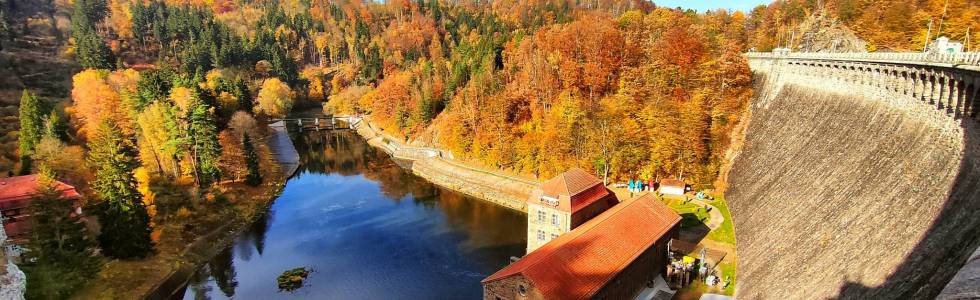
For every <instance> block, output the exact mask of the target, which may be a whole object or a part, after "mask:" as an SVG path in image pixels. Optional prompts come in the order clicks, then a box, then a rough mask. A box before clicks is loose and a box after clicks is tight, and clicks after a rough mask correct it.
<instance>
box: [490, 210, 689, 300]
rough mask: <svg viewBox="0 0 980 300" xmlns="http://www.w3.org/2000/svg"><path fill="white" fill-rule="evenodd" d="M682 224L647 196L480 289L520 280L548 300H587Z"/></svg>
mask: <svg viewBox="0 0 980 300" xmlns="http://www.w3.org/2000/svg"><path fill="white" fill-rule="evenodd" d="M680 220H681V217H680V216H679V215H677V213H674V211H673V210H671V209H670V208H669V207H667V206H666V205H664V204H663V203H660V201H658V200H657V199H656V197H654V196H653V195H652V194H645V195H643V196H640V197H637V198H633V199H631V200H628V201H626V202H623V203H620V204H618V205H616V206H613V207H612V208H610V209H609V210H607V211H606V212H604V213H602V214H600V215H599V216H597V217H595V218H593V219H592V220H589V221H587V222H585V223H584V224H582V225H581V226H579V227H577V228H575V229H573V230H572V231H569V232H568V233H566V234H563V235H561V236H559V237H558V238H556V239H554V240H552V241H551V242H548V243H547V244H545V245H544V246H541V248H539V249H538V250H535V251H534V252H531V253H529V254H528V255H527V256H525V257H524V258H523V259H521V260H519V261H517V262H515V263H513V264H510V265H508V266H507V267H504V268H503V269H501V270H500V271H497V272H496V273H494V274H493V275H490V276H489V277H487V278H486V279H484V280H483V283H487V282H491V281H496V280H499V279H503V278H507V277H510V276H515V275H518V274H521V275H523V276H524V277H525V278H527V279H528V280H530V281H531V282H533V283H534V286H535V287H536V288H537V289H538V290H539V291H540V292H541V293H542V295H544V296H545V298H547V299H587V298H589V297H591V296H593V295H595V293H596V292H598V291H599V290H600V289H601V288H602V287H603V286H605V285H606V284H607V283H608V282H609V281H610V280H612V278H613V277H615V276H616V274H618V273H619V272H620V271H622V270H623V269H624V268H626V267H627V266H629V265H630V263H631V262H633V260H635V259H636V258H637V257H638V256H639V255H640V254H642V253H643V251H645V250H647V249H649V248H650V247H651V246H653V245H654V244H655V243H656V242H657V240H660V239H661V237H663V236H664V235H666V234H667V233H668V232H669V231H670V229H671V228H673V227H675V226H676V225H677V223H679V222H680Z"/></svg>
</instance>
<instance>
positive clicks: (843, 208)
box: [727, 59, 980, 299]
mask: <svg viewBox="0 0 980 300" xmlns="http://www.w3.org/2000/svg"><path fill="white" fill-rule="evenodd" d="M750 64H751V65H752V67H753V71H754V73H755V76H756V83H755V84H756V89H755V92H756V97H755V98H754V99H753V100H752V103H751V107H750V110H751V114H752V119H751V121H750V123H749V125H748V126H749V127H748V130H747V133H746V137H745V144H744V146H743V148H742V149H740V150H739V152H738V153H737V154H736V155H735V159H734V164H733V166H732V171H731V174H730V175H729V177H728V186H729V189H728V191H727V197H728V199H729V205H730V206H731V210H732V216H733V219H734V222H735V230H736V236H737V237H738V251H739V260H738V270H739V272H738V286H737V288H736V296H737V297H738V298H740V299H827V298H842V299H930V298H933V297H935V296H936V295H937V294H938V293H939V292H940V290H942V288H943V286H944V285H945V284H946V282H948V281H949V280H950V278H952V276H953V274H954V273H956V271H957V270H958V269H959V268H960V267H961V266H962V265H963V264H964V262H966V259H967V258H968V257H969V255H970V254H971V253H972V252H973V251H974V249H976V248H977V246H978V245H980V158H978V156H980V151H978V150H980V149H978V148H980V138H978V136H980V135H978V128H977V127H978V126H977V122H976V121H975V120H971V118H969V117H966V118H961V117H958V116H959V115H957V114H951V113H949V112H948V111H947V110H943V109H937V107H936V106H935V105H934V104H930V103H928V101H922V99H921V97H916V94H917V93H916V92H918V94H921V93H922V89H921V88H920V89H919V90H918V91H913V92H912V93H909V91H908V90H904V91H903V90H902V89H897V88H888V87H887V86H885V87H884V88H883V87H881V86H880V85H877V84H868V83H867V81H865V82H862V80H857V81H847V80H843V79H840V78H838V79H833V78H828V77H825V76H822V75H823V74H825V73H821V72H822V71H816V72H802V71H801V68H805V67H801V66H795V67H793V68H785V67H784V66H781V65H779V64H778V63H773V62H772V61H768V60H767V61H759V60H756V59H753V60H750ZM876 78H877V77H875V76H868V77H865V78H864V79H870V80H872V81H873V80H876ZM845 79H846V78H845ZM920 87H921V85H920ZM967 110H968V112H972V111H969V109H967ZM954 116H956V117H954Z"/></svg>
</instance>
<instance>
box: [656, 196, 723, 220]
mask: <svg viewBox="0 0 980 300" xmlns="http://www.w3.org/2000/svg"><path fill="white" fill-rule="evenodd" d="M661 200H662V201H663V202H664V204H666V205H667V206H668V207H670V208H671V209H673V210H674V212H677V214H679V215H681V217H682V218H683V219H682V220H681V227H690V226H697V225H698V224H701V223H705V222H707V221H708V219H709V218H711V216H710V215H709V214H708V211H706V210H704V208H702V207H701V206H699V205H697V204H694V203H691V202H688V201H685V200H684V199H680V198H661Z"/></svg>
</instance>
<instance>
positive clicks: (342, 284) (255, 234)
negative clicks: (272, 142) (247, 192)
mask: <svg viewBox="0 0 980 300" xmlns="http://www.w3.org/2000/svg"><path fill="white" fill-rule="evenodd" d="M293 141H294V143H295V144H296V148H297V150H298V151H299V153H300V157H301V165H300V167H299V170H298V171H297V173H296V175H295V176H293V178H291V179H290V180H289V181H288V182H287V183H286V187H285V189H284V190H283V193H282V195H281V196H280V197H279V198H278V199H277V200H276V201H275V202H274V203H273V204H272V207H271V208H270V210H269V213H268V214H267V216H266V217H265V218H263V219H261V220H259V221H258V222H256V223H255V224H254V225H253V226H252V228H251V229H249V230H248V231H246V232H245V233H243V234H242V235H241V236H239V237H238V238H237V239H236V240H235V242H234V243H233V244H232V245H231V246H230V247H228V248H227V249H225V250H224V251H223V252H221V253H220V254H219V255H218V256H217V257H215V258H214V259H213V260H212V261H211V262H209V263H208V264H207V265H205V266H203V267H202V268H201V270H200V271H199V272H197V274H195V276H194V278H192V279H191V283H190V284H189V286H188V287H187V290H186V293H185V294H184V299H201V298H210V299H225V298H238V299H272V298H305V299H477V298H480V297H481V295H482V289H481V287H480V280H481V279H483V278H484V277H486V276H487V275H489V274H491V273H493V272H494V271H496V270H498V269H500V268H501V267H503V266H504V265H506V264H507V262H508V259H509V257H511V256H520V255H522V254H523V252H524V247H525V235H526V233H525V232H526V226H527V225H526V220H525V216H524V215H523V214H521V213H519V212H516V211H512V210H508V209H506V208H502V207H498V206H495V205H492V204H489V203H486V202H483V201H480V200H477V199H473V198H470V197H466V196H463V195H461V194H458V193H455V192H453V191H449V190H445V189H442V188H439V187H437V186H435V185H432V184H431V183H428V182H426V181H425V180H423V179H421V178H418V177H416V176H414V175H412V174H411V172H408V171H407V170H404V169H402V168H401V167H399V166H397V165H396V164H395V163H394V162H393V161H392V160H391V159H390V158H389V157H388V156H387V155H386V154H384V153H383V152H381V151H379V150H376V149H374V148H372V147H370V146H368V145H367V143H365V142H364V140H363V139H361V138H360V136H357V135H356V134H354V133H352V132H332V133H329V132H319V133H305V134H302V135H297V136H295V137H294V139H293ZM295 267H308V268H312V269H313V270H314V273H312V274H311V275H310V277H309V279H308V280H307V281H306V282H307V285H306V286H304V287H303V288H301V289H299V290H297V291H295V292H292V293H288V292H279V291H278V288H277V286H276V277H278V276H279V274H281V273H282V272H283V271H285V270H287V269H291V268H295Z"/></svg>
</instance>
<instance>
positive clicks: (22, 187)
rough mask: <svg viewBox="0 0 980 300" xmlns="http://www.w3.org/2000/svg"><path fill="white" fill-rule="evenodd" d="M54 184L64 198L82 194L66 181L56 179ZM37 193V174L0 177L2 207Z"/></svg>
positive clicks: (0, 202)
mask: <svg viewBox="0 0 980 300" xmlns="http://www.w3.org/2000/svg"><path fill="white" fill-rule="evenodd" d="M54 185H55V189H57V190H58V191H60V192H61V196H62V197H64V198H68V199H72V198H78V197H79V196H80V195H79V194H78V191H76V190H75V187H73V186H70V185H68V184H65V183H64V182H61V181H55V182H54ZM37 194H38V191H37V175H27V176H16V177H8V178H0V209H2V208H5V206H7V205H10V204H13V203H16V202H20V201H23V200H29V199H31V198H33V197H34V196H37Z"/></svg>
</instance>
